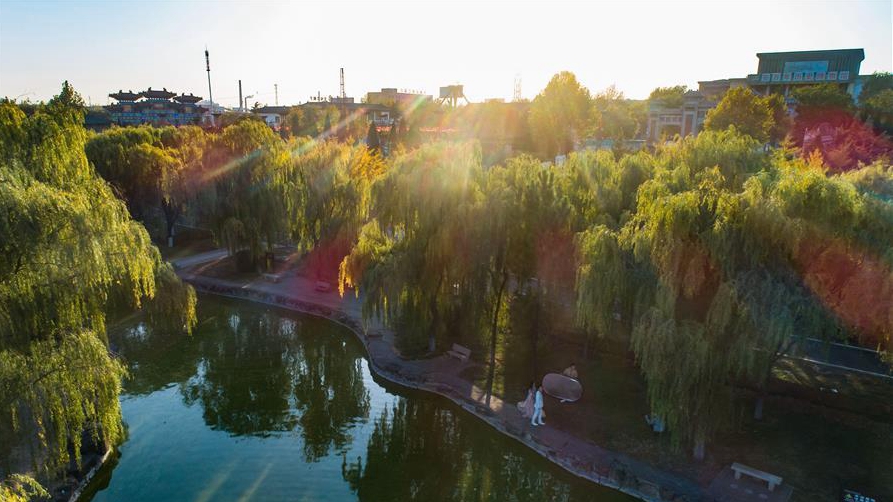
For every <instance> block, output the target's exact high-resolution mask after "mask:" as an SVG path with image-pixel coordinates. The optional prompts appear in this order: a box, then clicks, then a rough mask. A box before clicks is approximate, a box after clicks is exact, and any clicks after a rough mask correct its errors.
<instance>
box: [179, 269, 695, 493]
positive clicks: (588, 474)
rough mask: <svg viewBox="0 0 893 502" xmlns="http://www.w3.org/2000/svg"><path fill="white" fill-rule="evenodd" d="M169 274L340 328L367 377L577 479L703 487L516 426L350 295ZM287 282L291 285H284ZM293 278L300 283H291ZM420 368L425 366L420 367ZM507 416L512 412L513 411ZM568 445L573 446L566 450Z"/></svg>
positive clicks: (628, 488)
mask: <svg viewBox="0 0 893 502" xmlns="http://www.w3.org/2000/svg"><path fill="white" fill-rule="evenodd" d="M177 273H178V275H180V277H181V279H183V280H184V281H185V282H188V283H189V284H191V285H192V286H193V287H194V288H195V289H196V291H197V292H199V293H204V294H213V295H217V296H222V297H227V298H232V299H237V300H247V301H251V302H254V303H259V304H264V305H269V306H273V307H277V308H283V309H286V310H290V311H294V312H299V313H302V314H306V315H311V316H314V317H321V318H324V319H326V320H328V321H331V322H334V323H336V324H338V325H340V326H342V327H344V328H347V329H348V330H349V331H351V332H352V333H353V334H354V335H355V336H356V337H357V339H358V340H359V341H360V343H362V344H363V347H364V349H365V351H366V358H367V361H368V362H369V368H370V370H371V371H372V373H373V375H374V376H376V377H379V378H382V379H383V380H385V381H387V382H389V383H391V384H394V385H397V386H400V387H403V388H406V389H411V390H420V391H426V392H430V393H433V394H435V395H437V396H440V397H442V398H446V399H448V400H449V401H451V402H452V403H453V404H455V405H456V406H458V407H460V408H462V409H463V410H465V411H466V412H468V413H470V414H471V415H473V416H474V417H476V418H478V419H479V420H482V421H483V422H485V423H487V424H488V425H489V426H491V427H492V428H494V429H495V430H496V431H498V432H500V433H502V434H503V435H505V436H508V437H510V438H511V439H513V440H515V441H517V442H519V443H521V444H522V445H524V446H526V447H527V448H529V449H530V450H532V451H533V452H535V453H537V454H538V455H540V456H541V457H543V458H544V459H546V460H548V461H549V462H551V463H553V464H555V465H557V466H558V467H560V468H562V469H564V470H565V471H566V472H568V473H570V474H572V475H574V476H576V477H578V478H582V479H585V480H587V481H590V482H592V483H595V484H598V485H601V486H604V487H607V488H611V489H613V490H617V491H620V492H623V493H625V494H627V495H630V496H632V497H635V498H638V499H640V500H644V501H647V502H671V501H677V502H681V501H688V502H696V501H699V500H702V499H703V494H704V489H703V487H701V486H699V485H698V484H697V483H696V482H694V481H692V480H689V479H685V478H683V477H681V476H678V475H675V474H672V473H668V472H664V471H660V470H658V469H657V468H654V467H652V466H650V465H647V464H644V463H642V462H639V461H637V460H634V459H632V458H629V457H627V456H626V455H623V454H619V453H615V452H610V451H608V450H605V449H604V448H601V447H600V446H598V445H595V444H593V443H591V442H589V441H586V440H581V439H579V438H577V437H575V436H573V435H572V434H569V433H566V432H564V431H559V430H557V429H554V428H549V430H548V431H546V430H543V429H546V428H541V429H540V430H530V429H528V428H526V427H524V425H525V424H526V421H525V420H524V419H523V418H521V417H520V414H519V413H517V410H516V409H515V406H514V404H513V403H509V404H508V405H507V406H503V404H504V403H503V401H502V400H501V399H500V398H499V397H497V396H495V395H494V396H492V397H491V402H490V406H487V404H486V403H485V402H483V401H482V398H483V394H482V391H481V390H480V389H478V388H477V387H475V386H474V385H473V384H472V383H471V382H467V381H465V380H461V379H460V378H459V377H458V375H457V373H458V372H459V371H461V369H464V368H467V367H468V365H469V363H458V362H453V361H451V360H449V359H445V357H444V356H438V357H437V358H434V360H421V361H420V360H410V359H404V358H402V357H401V356H399V355H398V354H397V353H396V351H395V350H394V346H393V343H392V338H393V333H391V332H390V330H388V329H387V328H385V327H384V326H381V325H380V324H378V325H377V326H372V327H371V329H370V326H369V325H366V324H364V323H363V321H362V318H361V317H358V315H357V312H350V310H351V309H350V307H354V309H353V310H356V306H357V304H358V301H356V299H355V298H354V300H355V301H354V302H350V301H349V299H347V298H346V297H347V296H348V295H345V298H341V297H340V296H338V295H337V292H334V291H333V292H324V293H319V292H315V291H314V290H313V288H312V284H311V282H312V281H309V280H302V279H301V278H291V277H290V278H288V279H290V280H285V278H283V282H281V283H278V282H277V283H269V282H259V281H251V282H245V283H239V282H234V281H228V280H224V279H218V278H213V277H207V276H203V275H201V273H197V272H195V271H190V270H184V269H179V270H178V271H177ZM289 282H290V283H291V284H290V285H289V286H291V287H286V283H289ZM301 282H304V283H306V284H299V283H301ZM294 286H298V287H294ZM333 296H338V299H337V301H336V302H335V303H336V304H335V305H332V303H333V302H332V300H333V299H334V298H333ZM345 300H347V301H345ZM351 303H353V305H351ZM438 364H440V367H438ZM444 365H447V368H448V369H447V370H444V368H443V366H444ZM457 369H458V370H459V371H457ZM428 370H433V371H431V372H430V373H426V371H428ZM513 414H514V415H516V416H517V417H513V416H512V415H513ZM519 419H520V421H521V422H522V423H521V424H520V425H519V424H518V423H517V422H518V421H519ZM569 445H570V446H569ZM574 449H576V452H573V451H569V450H574Z"/></svg>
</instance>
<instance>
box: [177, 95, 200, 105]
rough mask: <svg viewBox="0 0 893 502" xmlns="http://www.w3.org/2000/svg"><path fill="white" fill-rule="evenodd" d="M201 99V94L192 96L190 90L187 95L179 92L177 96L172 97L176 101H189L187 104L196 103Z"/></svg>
mask: <svg viewBox="0 0 893 502" xmlns="http://www.w3.org/2000/svg"><path fill="white" fill-rule="evenodd" d="M201 100H202V97H201V96H193V95H192V93H191V92H190V93H189V95H188V96H187V95H185V94H180V95H179V96H177V97H175V98H174V101H177V102H180V103H189V104H194V103H198V102H199V101H201Z"/></svg>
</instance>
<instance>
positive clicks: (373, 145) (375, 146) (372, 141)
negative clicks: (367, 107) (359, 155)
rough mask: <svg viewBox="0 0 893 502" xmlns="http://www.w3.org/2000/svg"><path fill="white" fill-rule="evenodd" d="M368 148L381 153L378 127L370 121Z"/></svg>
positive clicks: (367, 135)
mask: <svg viewBox="0 0 893 502" xmlns="http://www.w3.org/2000/svg"><path fill="white" fill-rule="evenodd" d="M366 148H368V149H369V150H371V151H372V152H375V153H381V140H380V139H379V138H378V128H377V127H375V123H374V122H369V131H368V132H367V133H366Z"/></svg>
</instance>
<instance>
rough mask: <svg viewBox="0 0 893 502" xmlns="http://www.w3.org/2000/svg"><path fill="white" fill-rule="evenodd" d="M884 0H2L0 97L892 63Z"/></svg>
mask: <svg viewBox="0 0 893 502" xmlns="http://www.w3.org/2000/svg"><path fill="white" fill-rule="evenodd" d="M891 26H893V13H891V0H880V1H854V0H843V1H826V2H816V1H814V2H793V1H772V2H763V1H753V0H752V1H720V0H715V1H712V2H671V1H655V2H632V1H627V2H622V3H621V2H595V1H589V2H583V1H579V2H558V1H535V2H534V1H531V2H525V1H517V0H516V1H505V2H483V1H475V2H463V1H458V0H452V1H442V2H440V1H438V2H433V1H432V2H423V1H416V2H383V1H365V2H334V1H333V2H312V3H311V2H259V1H251V2H249V1H244V2H233V1H200V2H192V1H189V2H187V1H147V2H135V1H133V2H111V1H101V2H77V1H73V0H72V1H63V2H42V1H33V0H32V1H27V2H17V1H11V0H0V96H8V97H19V98H20V99H25V98H27V99H30V100H32V101H35V100H43V99H47V98H49V97H51V96H52V95H53V94H55V93H57V92H58V90H59V88H60V85H61V82H62V81H63V80H66V79H67V80H69V81H70V82H71V83H72V84H73V85H74V86H75V88H76V89H77V90H78V91H80V92H81V94H82V95H83V96H84V98H85V99H89V100H91V101H92V102H93V103H94V104H106V103H107V102H109V98H108V97H107V95H108V93H109V92H113V91H117V90H118V89H124V90H127V89H132V90H134V91H137V90H143V89H146V88H147V87H150V86H151V87H153V88H162V87H167V88H168V89H169V90H173V91H178V92H186V93H189V92H192V93H194V94H196V95H201V96H204V97H207V95H208V83H207V75H206V73H205V62H204V49H205V46H206V45H207V47H208V49H209V51H210V53H211V81H212V86H213V92H214V100H215V101H217V102H220V103H222V104H224V105H227V106H235V105H236V103H237V101H238V98H237V96H238V85H237V80H238V79H242V86H243V91H244V94H245V95H248V94H256V97H255V98H254V99H252V100H251V102H252V103H253V102H254V101H258V102H261V103H268V104H273V102H274V93H273V85H274V84H278V85H279V103H280V104H296V103H300V102H304V101H307V100H308V98H309V96H311V95H316V93H317V92H320V93H322V95H323V96H327V95H337V93H338V69H339V68H340V67H343V68H344V70H345V74H346V83H347V86H346V87H347V94H348V96H354V97H355V98H356V99H357V100H359V99H360V98H361V97H362V96H363V95H365V93H366V92H367V91H370V90H377V89H379V88H381V87H397V88H401V89H403V88H405V89H419V90H423V91H425V92H427V93H429V94H435V95H436V94H437V92H438V87H439V86H441V85H449V84H454V83H461V84H464V85H465V93H466V95H467V96H468V98H469V99H470V100H472V101H478V100H483V99H484V98H490V97H500V98H506V99H507V100H508V99H511V97H512V93H513V90H514V81H515V76H516V75H518V76H520V77H521V79H522V94H523V96H524V97H527V98H532V97H534V96H535V95H536V94H537V93H538V92H539V91H540V90H541V89H542V88H543V87H544V86H545V84H546V82H548V80H549V78H550V77H551V76H552V75H553V74H554V73H556V72H558V71H561V70H570V71H573V72H574V73H576V75H577V77H578V79H579V80H580V81H581V82H582V83H583V84H584V85H585V86H587V87H588V88H589V89H590V90H592V91H599V90H601V89H604V88H605V87H607V86H609V85H611V84H614V85H616V86H617V88H619V89H620V90H621V91H623V92H624V93H625V94H626V96H628V97H632V98H644V97H647V95H648V93H649V92H650V90H651V89H653V88H654V87H656V86H666V85H673V84H679V83H683V84H687V85H689V86H696V85H697V81H698V80H712V79H719V78H727V77H743V76H746V75H747V74H748V73H755V72H756V68H757V58H756V55H755V54H756V53H757V52H773V51H792V50H811V49H837V48H854V47H862V48H864V49H865V61H863V63H862V71H861V73H863V74H864V73H871V72H874V71H878V70H881V71H890V70H891V68H893V63H891V60H893V34H891Z"/></svg>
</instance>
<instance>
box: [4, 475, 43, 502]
mask: <svg viewBox="0 0 893 502" xmlns="http://www.w3.org/2000/svg"><path fill="white" fill-rule="evenodd" d="M49 496H50V494H49V492H47V491H46V490H45V489H44V488H43V487H42V486H40V483H38V482H37V481H34V480H33V479H31V478H29V477H27V476H22V475H19V474H13V475H12V476H10V477H9V478H8V479H5V480H3V481H0V500H3V501H4V502H28V501H29V500H38V499H42V498H44V497H47V498H48V497H49Z"/></svg>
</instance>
